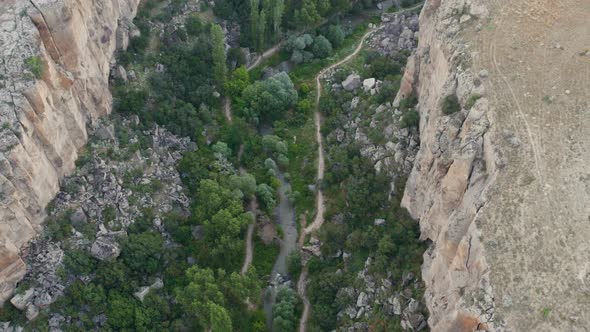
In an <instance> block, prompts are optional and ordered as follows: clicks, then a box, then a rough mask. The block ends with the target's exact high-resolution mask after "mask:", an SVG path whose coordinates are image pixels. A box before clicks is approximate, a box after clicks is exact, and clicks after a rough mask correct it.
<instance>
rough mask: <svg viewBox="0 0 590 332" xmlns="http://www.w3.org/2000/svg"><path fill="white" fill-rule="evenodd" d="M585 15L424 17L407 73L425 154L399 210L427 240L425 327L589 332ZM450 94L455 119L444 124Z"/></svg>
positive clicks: (570, 9) (566, 3)
mask: <svg viewBox="0 0 590 332" xmlns="http://www.w3.org/2000/svg"><path fill="white" fill-rule="evenodd" d="M589 17H590V2H588V1H586V0H563V1H551V0H531V1H522V2H514V1H508V0H495V1H480V0H472V1H469V0H448V1H440V0H439V1H429V2H427V5H426V6H425V8H424V9H423V12H422V15H421V21H420V45H419V48H418V50H417V53H416V59H415V66H416V67H414V68H410V69H409V71H410V72H412V73H413V72H418V73H419V74H418V82H417V84H416V92H417V93H418V95H419V103H420V113H421V126H420V128H421V150H420V152H419V154H418V156H417V161H416V163H415V165H414V169H413V171H412V174H411V176H410V178H409V180H408V184H407V188H406V192H405V196H404V199H403V204H404V206H406V207H407V208H408V209H409V211H410V212H411V214H412V215H413V216H414V217H416V218H417V219H419V220H420V226H421V230H422V237H423V238H424V239H430V240H432V242H433V243H432V246H431V247H430V249H429V250H428V252H427V253H426V254H425V263H424V266H423V278H424V281H425V282H426V286H427V291H426V294H425V297H426V301H427V305H428V308H429V311H430V314H431V316H430V319H429V323H430V325H431V327H432V330H433V331H475V330H477V329H480V330H489V331H504V330H505V331H587V329H588V323H590V314H589V312H590V310H589V309H590V302H589V300H588V299H589V292H590V288H589V283H590V277H589V274H588V273H589V266H590V263H589V262H590V244H589V242H588V240H587V238H588V237H589V236H590V219H589V216H590V189H589V188H590V166H589V165H590V151H589V150H590V130H588V128H590V110H589V107H590V106H589V103H590V56H588V55H586V54H587V53H586V51H587V50H588V48H589V47H590V24H588V18H589ZM468 18H469V19H468ZM460 22H461V23H460ZM451 94H455V95H456V96H457V97H458V99H459V101H460V104H461V106H462V109H463V110H462V111H460V112H458V113H454V114H451V115H449V116H446V115H444V114H443V113H442V110H441V101H442V99H443V98H444V97H446V96H448V95H451ZM475 96H481V98H479V99H478V100H477V101H476V102H475V104H474V105H473V107H471V108H470V109H469V110H466V109H465V108H469V106H470V105H469V104H472V103H473V101H474V100H475V99H477V98H476V97H475Z"/></svg>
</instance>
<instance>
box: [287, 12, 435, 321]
mask: <svg viewBox="0 0 590 332" xmlns="http://www.w3.org/2000/svg"><path fill="white" fill-rule="evenodd" d="M422 5H423V3H419V4H417V5H415V6H413V7H410V8H406V9H404V10H401V11H399V12H398V13H397V14H398V15H399V14H404V13H406V12H409V11H412V10H416V9H418V8H420V7H421V6H422ZM383 27H384V25H381V26H379V27H377V28H374V29H371V30H369V31H368V32H367V33H365V34H364V35H363V37H362V38H361V40H360V42H359V43H358V45H357V47H356V49H355V50H354V52H352V53H351V54H349V55H348V56H346V57H345V58H344V59H342V60H340V61H338V62H336V63H334V64H332V65H330V66H328V67H326V68H324V69H322V70H321V71H320V72H319V73H318V75H317V76H316V78H315V81H316V100H315V114H314V120H315V127H316V141H317V144H318V172H317V188H318V190H317V196H316V215H315V218H314V221H313V223H311V224H310V225H309V226H307V227H305V229H303V231H302V232H301V235H300V238H299V245H300V246H302V245H303V243H304V241H305V237H306V236H307V235H308V234H311V233H312V232H314V231H316V230H319V229H320V228H321V227H322V225H323V223H324V212H325V209H326V208H325V202H324V194H323V192H322V189H321V187H320V184H321V181H322V179H323V178H324V171H325V161H324V145H323V139H322V134H321V129H322V115H321V113H320V110H319V107H320V99H321V97H322V83H321V80H322V78H323V77H324V75H325V74H326V73H328V72H330V71H331V70H333V69H335V68H337V67H339V66H341V65H343V64H345V63H347V62H348V61H350V60H351V59H352V58H354V57H355V56H356V55H357V54H358V53H359V52H360V51H361V50H362V48H363V45H364V44H365V41H366V40H367V38H369V37H370V36H371V35H372V34H373V33H374V32H376V31H379V30H381V29H382V28H383ZM307 274H308V271H307V265H306V266H304V267H303V269H302V270H301V274H300V275H299V280H298V281H297V293H298V294H299V297H300V298H301V301H302V303H303V313H302V314H301V320H300V321H299V332H305V331H306V329H307V322H308V320H309V314H310V312H311V304H310V302H309V298H308V297H307V291H306V288H307V282H308V281H307Z"/></svg>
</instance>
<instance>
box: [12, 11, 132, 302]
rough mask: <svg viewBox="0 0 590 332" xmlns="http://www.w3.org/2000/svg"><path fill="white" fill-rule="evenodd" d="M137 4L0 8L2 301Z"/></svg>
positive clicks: (105, 109) (82, 139)
mask: <svg viewBox="0 0 590 332" xmlns="http://www.w3.org/2000/svg"><path fill="white" fill-rule="evenodd" d="M138 4H139V0H84V1H83V0H27V1H25V0H4V1H1V2H0V12H1V14H0V52H2V54H1V59H0V126H1V127H0V301H3V300H5V299H6V298H7V297H8V296H10V294H11V292H12V290H13V289H14V285H15V282H17V281H18V280H19V279H20V278H22V276H23V274H24V272H25V269H26V267H25V265H24V263H23V261H22V260H21V259H20V257H19V256H20V254H21V250H22V248H23V246H25V244H26V243H27V242H28V241H29V240H30V239H31V238H32V237H33V236H34V235H35V234H36V233H37V232H38V231H39V229H40V226H39V224H40V223H41V222H42V221H43V218H44V208H45V206H46V205H47V203H48V202H49V201H50V200H51V199H52V198H53V196H54V195H55V193H56V192H57V191H58V188H59V180H60V178H62V177H63V176H64V175H65V174H68V173H69V172H71V171H72V169H73V168H74V162H75V160H76V158H77V156H78V153H77V152H78V149H80V148H81V147H82V146H83V145H84V144H85V143H86V140H87V132H86V125H87V124H88V123H90V122H92V121H95V120H96V119H97V118H99V117H100V116H102V115H105V114H108V113H109V112H110V110H111V99H112V98H111V95H110V92H109V89H108V76H109V71H110V68H111V65H112V62H113V57H114V53H115V51H116V49H118V48H125V47H126V46H127V44H128V32H129V31H130V29H132V23H131V20H132V19H133V17H134V16H135V14H136V10H137V6H138Z"/></svg>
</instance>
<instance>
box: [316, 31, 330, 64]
mask: <svg viewBox="0 0 590 332" xmlns="http://www.w3.org/2000/svg"><path fill="white" fill-rule="evenodd" d="M312 53H313V55H315V56H316V57H318V58H320V59H323V58H327V57H329V56H330V55H331V54H332V44H331V43H330V41H329V40H328V39H327V38H326V37H324V36H322V35H320V36H317V37H316V39H315V40H314V42H313V47H312Z"/></svg>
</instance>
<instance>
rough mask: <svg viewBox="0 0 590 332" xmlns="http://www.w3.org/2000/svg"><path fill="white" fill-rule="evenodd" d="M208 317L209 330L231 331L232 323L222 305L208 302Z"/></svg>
mask: <svg viewBox="0 0 590 332" xmlns="http://www.w3.org/2000/svg"><path fill="white" fill-rule="evenodd" d="M209 315H210V317H209V319H210V321H211V331H215V332H217V331H219V332H231V331H233V329H232V323H231V318H230V317H229V314H228V313H227V310H225V308H224V307H222V306H220V305H218V304H216V303H213V302H209Z"/></svg>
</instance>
